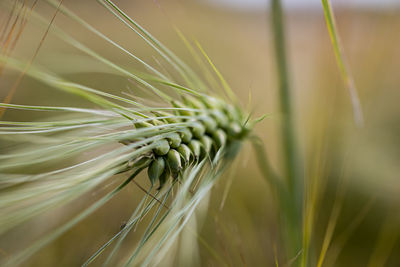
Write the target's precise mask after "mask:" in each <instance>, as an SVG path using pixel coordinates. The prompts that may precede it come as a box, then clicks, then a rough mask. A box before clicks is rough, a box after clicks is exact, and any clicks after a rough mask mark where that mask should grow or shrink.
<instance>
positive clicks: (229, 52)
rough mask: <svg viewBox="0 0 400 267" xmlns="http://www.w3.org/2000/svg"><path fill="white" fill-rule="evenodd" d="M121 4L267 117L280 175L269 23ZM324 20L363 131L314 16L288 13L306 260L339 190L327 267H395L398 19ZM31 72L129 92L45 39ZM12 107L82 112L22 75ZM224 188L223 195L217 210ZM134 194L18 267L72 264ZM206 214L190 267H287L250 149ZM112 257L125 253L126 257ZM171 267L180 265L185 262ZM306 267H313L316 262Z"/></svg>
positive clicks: (264, 130) (60, 216)
mask: <svg viewBox="0 0 400 267" xmlns="http://www.w3.org/2000/svg"><path fill="white" fill-rule="evenodd" d="M333 2H334V1H333ZM119 3H120V6H121V7H122V8H123V9H124V10H125V11H126V13H128V14H129V15H130V16H132V17H133V18H135V19H136V20H137V21H138V22H139V23H140V24H141V25H142V26H144V27H145V28H146V29H148V30H149V31H150V32H151V33H152V34H153V35H155V36H156V37H158V38H159V39H160V40H161V41H162V42H163V43H164V44H166V45H167V46H168V47H169V48H171V49H172V50H173V51H174V52H176V53H177V54H178V55H179V56H181V57H182V58H184V59H185V60H186V61H187V62H189V64H190V63H192V62H193V60H192V59H191V58H190V55H189V53H188V52H187V50H186V48H185V47H184V45H183V44H182V42H181V41H180V39H179V37H178V36H177V35H176V34H175V32H174V30H173V25H176V26H177V27H178V28H179V29H180V30H181V31H182V32H183V33H184V34H185V35H186V36H187V37H188V38H193V39H197V40H198V41H199V42H200V43H201V45H202V46H203V47H204V49H205V50H206V51H207V53H208V55H209V56H210V57H211V58H212V60H213V62H214V63H215V64H216V65H217V67H218V68H219V69H220V70H221V72H222V74H223V75H224V76H225V78H226V80H228V81H229V83H230V85H231V86H232V87H233V89H234V91H235V93H236V94H237V95H238V96H239V97H240V99H241V100H242V104H243V106H244V107H250V108H249V110H250V111H254V114H255V116H261V115H263V114H267V115H268V117H267V118H266V119H265V120H264V121H262V122H261V123H259V124H258V125H257V126H256V129H255V131H256V133H257V134H258V135H259V136H260V137H261V138H262V139H263V141H264V142H265V146H266V148H267V151H268V156H269V158H270V160H271V162H272V165H273V166H274V168H275V169H276V170H277V171H278V172H279V170H280V169H281V166H280V162H281V159H280V157H281V155H280V153H279V151H280V147H279V144H280V143H279V137H280V133H279V129H280V128H279V124H280V121H281V120H280V114H279V107H278V101H277V85H276V69H275V64H274V54H273V51H274V50H273V47H272V45H273V43H272V34H271V23H270V16H269V12H268V11H267V10H258V11H245V12H244V11H240V10H232V9H227V8H222V7H216V6H211V5H207V4H204V3H203V4H202V3H199V2H195V1H179V0H176V1H173V0H167V1H119ZM64 5H65V6H67V7H70V8H71V9H72V10H74V11H75V12H77V13H78V14H79V15H80V16H82V17H83V18H85V19H87V20H88V21H89V22H90V23H92V24H94V25H95V26H96V28H98V29H101V30H102V31H103V32H104V33H106V34H107V35H109V36H110V37H112V38H113V39H114V40H116V41H118V42H120V43H121V44H122V45H124V46H125V47H127V48H129V49H130V50H131V51H134V52H135V54H136V55H138V56H140V57H142V58H145V59H148V60H153V59H152V56H153V55H154V52H153V51H152V50H151V49H150V48H148V47H147V46H146V45H145V44H144V43H143V42H142V41H140V40H139V39H138V38H137V37H135V36H134V34H133V33H132V32H130V31H129V30H128V29H127V28H126V27H124V26H122V25H121V24H120V23H119V22H118V21H117V20H116V19H114V18H113V17H112V16H111V15H110V14H109V13H107V12H106V11H105V10H104V9H103V8H101V7H100V6H99V5H98V4H97V3H95V1H85V3H82V2H81V1H72V0H66V1H64ZM78 6H79V8H78ZM334 7H335V5H334ZM36 9H37V10H39V11H40V13H42V14H47V16H48V17H50V16H51V14H52V12H54V10H52V9H51V8H49V7H48V6H46V5H45V4H39V5H38V7H37V8H36ZM335 11H336V16H337V21H338V29H339V33H340V35H341V39H342V42H343V45H344V49H345V53H346V55H347V59H348V61H349V66H350V69H351V71H352V73H353V76H354V79H355V83H356V86H357V88H358V90H359V93H360V98H361V102H362V106H363V111H364V115H365V126H364V128H362V129H356V128H355V127H354V123H353V121H352V111H351V105H350V99H349V97H348V92H347V91H346V89H345V87H344V85H343V82H342V80H341V77H340V75H339V71H338V68H337V66H336V62H335V57H334V54H333V50H332V46H331V44H330V39H329V35H328V32H327V30H326V25H325V21H324V17H323V13H322V9H319V8H313V9H310V10H307V9H294V10H290V11H289V12H288V14H287V21H286V26H287V27H286V29H287V32H286V33H287V42H288V46H287V48H288V52H289V62H290V71H291V85H292V89H293V96H294V100H293V101H294V113H295V118H296V132H297V140H298V142H299V144H300V154H301V160H302V163H303V166H304V168H303V173H304V176H305V177H306V179H307V181H308V182H307V185H308V186H307V188H308V187H309V186H312V185H315V186H316V188H317V196H318V197H317V200H316V202H315V205H316V220H315V223H314V226H313V228H312V229H313V241H314V245H313V247H312V249H313V250H314V251H315V252H314V253H315V255H313V254H311V256H318V254H319V252H320V248H321V243H322V240H323V237H324V235H325V231H326V225H327V223H328V222H329V220H330V219H329V216H330V214H331V211H332V206H333V205H334V204H333V203H335V201H337V200H338V197H340V196H338V195H337V188H338V187H339V188H345V189H344V191H339V192H344V196H343V205H342V210H341V213H340V216H339V220H338V224H337V228H336V230H335V232H334V235H333V240H332V246H331V247H330V248H329V250H328V253H327V258H326V265H324V266H367V265H368V264H373V263H374V264H375V263H376V264H377V265H372V266H380V265H379V263H381V262H382V260H386V259H387V265H385V266H399V264H400V242H399V241H398V236H399V233H400V215H399V214H400V213H399V212H400V204H399V203H400V199H399V197H400V176H399V173H400V138H399V137H400V104H399V103H400V102H399V101H400V90H399V86H400V75H399V74H400V10H399V9H397V10H396V9H379V10H373V9H355V8H343V7H342V8H340V7H339V8H337V9H335ZM55 24H57V25H62V28H63V29H66V30H67V31H68V32H69V33H71V34H72V35H73V36H74V37H75V38H77V39H78V40H80V41H82V42H84V43H85V44H87V45H88V46H90V47H91V48H93V49H95V50H96V51H97V52H99V53H101V54H102V55H105V56H107V57H108V58H112V59H113V60H114V61H115V62H117V63H119V64H121V65H124V66H128V67H129V68H132V69H135V68H137V67H138V66H137V64H135V63H133V62H132V60H130V59H129V58H127V57H126V56H123V55H121V54H120V53H118V52H116V51H115V49H112V48H111V47H110V46H109V45H107V44H105V43H104V42H102V41H100V40H99V39H98V38H97V37H95V36H93V35H92V34H88V33H87V32H86V31H85V30H83V29H81V28H80V27H78V26H77V25H76V24H74V23H73V22H71V21H70V20H68V19H67V18H66V17H64V16H63V15H62V14H60V15H58V17H57V18H56V21H55ZM41 34H43V31H40V30H39V31H38V30H37V29H36V27H35V25H34V24H33V23H32V25H31V24H28V27H27V29H26V30H25V32H24V34H23V36H22V37H21V40H20V42H19V43H18V45H17V49H16V51H15V55H16V56H17V57H21V58H29V55H31V54H32V51H34V48H35V46H36V45H37V42H38V41H39V40H40V38H41V36H42V35H41ZM31 44H32V45H31ZM35 62H36V63H39V64H43V65H45V66H47V67H48V68H49V69H51V70H53V71H55V72H56V73H63V75H65V77H68V78H70V79H73V80H75V81H79V82H82V83H85V84H88V85H92V86H94V87H96V88H100V89H103V90H106V91H109V92H114V93H120V92H122V91H125V92H126V91H129V90H133V91H134V92H135V89H132V88H134V85H133V84H131V83H130V82H129V81H127V80H126V79H125V78H124V77H119V76H116V75H113V74H112V73H111V72H110V74H104V73H99V71H106V72H107V70H105V69H104V68H103V67H102V66H99V64H97V63H95V62H91V61H90V60H87V57H85V56H84V55H80V54H79V53H77V51H76V50H74V49H73V48H71V47H69V46H67V45H65V44H64V43H62V42H61V41H60V40H57V38H55V37H54V36H52V35H51V34H49V36H48V38H47V39H46V41H45V43H44V45H43V47H42V48H41V50H40V53H39V55H38V57H37V59H36V61H35ZM80 62H83V63H80ZM153 62H154V61H153ZM191 65H193V64H191ZM13 79H15V77H14V76H12V74H9V73H6V74H5V75H4V76H3V77H2V79H1V80H0V81H1V82H0V99H3V98H4V97H5V95H6V94H7V92H8V88H9V86H10V84H11V82H12V81H13ZM127 88H131V89H127ZM249 98H250V100H249ZM12 102H13V103H18V104H49V103H51V105H71V103H73V105H76V106H84V105H85V104H84V102H82V101H81V100H79V99H75V98H74V97H71V96H68V95H64V94H61V93H59V92H55V91H52V90H50V89H48V88H44V87H43V86H42V85H41V84H38V83H36V82H34V81H32V80H30V79H29V78H25V79H24V80H23V82H22V83H21V85H20V86H19V88H18V90H17V93H16V95H15V97H14V98H13V101H12ZM35 116H37V114H31V113H29V114H26V115H25V117H24V118H21V113H20V112H19V113H16V112H13V111H7V113H6V117H5V119H9V120H27V119H28V118H29V119H35ZM88 156H90V155H82V157H88ZM142 178H143V179H142V180H140V181H141V182H142V184H144V185H145V183H146V181H145V179H144V178H145V177H142ZM228 185H229V186H230V190H229V193H228V195H227V198H226V200H225V201H223V199H224V197H223V195H224V192H225V189H226V187H227V186H228ZM341 186H342V187H341ZM102 190H107V188H106V187H105V188H101V189H99V192H100V191H102ZM340 190H343V189H340ZM97 193H98V192H93V194H91V195H89V196H85V198H82V199H80V200H79V201H75V202H74V203H72V205H69V206H68V208H66V209H59V210H56V211H55V212H51V213H49V214H46V215H45V216H43V217H41V218H40V219H37V220H35V221H34V222H30V223H29V224H27V225H26V226H24V227H25V228H23V229H24V231H21V232H18V233H19V234H15V233H11V234H9V236H7V235H6V236H3V237H1V239H0V249H1V250H0V251H2V252H3V253H4V254H5V255H6V254H7V248H9V247H16V246H18V244H20V242H21V240H22V237H24V233H35V234H40V233H41V231H42V228H43V226H44V225H45V226H46V227H50V228H51V227H54V225H56V224H57V223H58V222H60V221H63V220H65V219H66V218H67V217H68V214H73V213H74V212H76V211H77V210H79V208H82V207H84V206H86V205H87V203H88V202H90V201H92V200H93V199H96V197H97ZM142 196H143V192H142V191H140V190H139V189H138V188H137V187H136V186H135V185H134V184H132V185H130V186H129V187H128V188H127V189H126V190H124V191H123V192H122V193H121V194H120V195H118V196H117V197H115V199H113V200H112V201H110V202H109V203H108V204H106V205H105V206H103V207H102V208H101V209H99V210H98V211H97V212H96V213H95V214H93V215H92V216H91V217H90V218H88V219H86V220H85V221H83V222H82V223H80V224H79V225H78V226H76V227H75V228H73V229H72V230H71V231H69V232H67V233H66V234H64V235H63V236H62V237H61V238H59V239H58V240H57V241H56V242H54V243H52V244H51V245H50V246H48V247H47V248H45V249H44V250H42V251H41V252H40V253H39V254H37V255H36V256H35V257H34V258H33V259H32V260H30V261H29V262H28V263H27V264H26V266H76V265H79V264H81V263H82V262H83V261H84V260H86V259H87V258H88V256H90V255H91V254H92V253H94V252H95V251H96V250H97V248H98V247H99V246H100V245H101V244H103V243H104V242H105V241H107V240H108V239H109V238H110V237H111V236H112V235H113V234H115V233H117V232H118V231H119V229H120V226H121V225H122V224H123V223H124V222H125V221H126V220H127V219H128V218H129V214H130V212H131V211H132V210H133V208H134V205H135V201H137V199H140V198H141V197H142ZM222 204H223V205H222ZM208 205H209V206H208V211H207V213H206V215H205V217H204V218H201V219H199V221H198V222H197V227H198V229H199V237H198V239H199V240H201V242H200V243H199V246H198V249H199V254H197V255H192V256H193V257H192V258H191V259H190V260H191V261H192V263H191V266H223V264H227V265H229V266H271V265H273V264H274V257H275V256H274V254H276V256H277V258H278V260H279V263H280V265H279V266H285V264H286V263H287V261H288V259H286V258H285V257H284V253H282V252H281V251H280V248H281V245H280V241H279V239H278V234H277V232H278V230H277V229H278V228H279V225H277V220H276V218H275V215H274V214H275V209H276V203H275V202H274V200H273V199H272V198H271V197H270V192H269V188H268V186H267V184H266V183H265V181H264V178H263V177H262V175H261V174H260V172H259V170H258V167H257V164H256V160H255V154H254V152H253V150H252V149H251V145H250V144H249V143H247V144H245V146H244V149H243V150H242V152H241V156H240V158H239V159H238V160H237V161H236V164H235V167H234V169H232V170H231V171H229V172H227V173H226V174H225V175H224V177H223V178H222V179H221V180H220V181H219V183H218V184H217V187H216V188H215V189H214V190H213V193H212V195H211V198H210V202H209V203H208ZM138 231H139V230H138ZM134 235H135V233H131V236H132V237H131V241H134V240H135V236H134ZM32 236H34V235H32ZM11 237H12V238H11ZM123 249H126V250H128V249H129V246H126V247H124V248H123ZM183 251H184V250H183ZM274 251H276V252H275V253H274ZM99 262H100V261H99ZM176 263H178V262H176ZM179 264H180V265H181V266H184V265H183V263H182V262H179ZM94 266H96V262H95V263H94ZM310 266H315V262H311V263H310Z"/></svg>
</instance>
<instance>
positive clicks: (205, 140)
mask: <svg viewBox="0 0 400 267" xmlns="http://www.w3.org/2000/svg"><path fill="white" fill-rule="evenodd" d="M171 104H172V106H173V107H174V109H173V110H174V111H173V112H174V114H172V113H169V112H165V111H154V112H153V113H154V115H155V119H154V120H152V121H151V123H150V122H140V123H136V124H135V127H136V128H147V127H154V126H155V125H157V126H160V125H161V126H162V125H166V126H172V125H179V124H184V125H187V126H183V127H182V126H181V127H178V128H177V129H176V131H174V132H172V133H168V135H167V136H166V137H165V138H164V139H160V140H157V141H155V142H156V143H155V144H156V147H155V148H154V149H153V151H152V152H151V153H150V155H149V156H147V157H146V160H147V164H148V177H149V179H150V182H151V183H152V184H155V183H156V182H157V181H158V182H159V185H160V186H159V189H160V188H162V187H163V185H164V184H165V183H166V181H167V180H168V178H169V177H172V178H173V179H177V178H178V177H179V176H180V175H181V173H182V172H183V171H184V170H185V168H187V167H189V166H190V165H191V164H192V163H196V162H198V161H201V160H203V159H206V158H209V159H210V160H212V159H213V158H214V157H215V155H216V153H217V152H218V151H219V150H220V149H224V148H228V147H229V146H230V144H232V143H233V142H235V141H240V140H241V139H243V137H244V136H245V135H246V134H247V133H248V129H247V128H246V127H245V126H243V125H242V123H243V114H242V113H241V112H240V110H239V109H237V108H235V107H233V106H232V105H228V104H226V103H225V102H223V101H222V100H219V99H216V98H213V97H201V98H199V99H197V98H193V97H184V98H182V101H172V103H171ZM147 164H146V165H147Z"/></svg>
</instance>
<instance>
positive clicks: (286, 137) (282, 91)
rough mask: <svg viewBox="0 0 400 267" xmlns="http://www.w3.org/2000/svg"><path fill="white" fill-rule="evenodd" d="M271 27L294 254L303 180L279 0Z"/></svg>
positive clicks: (273, 6)
mask: <svg viewBox="0 0 400 267" xmlns="http://www.w3.org/2000/svg"><path fill="white" fill-rule="evenodd" d="M271 10H272V27H273V28H272V30H273V34H274V46H275V57H276V58H275V59H276V66H277V71H278V83H279V102H280V111H281V115H282V123H281V132H282V149H283V163H284V165H283V167H284V170H285V173H284V174H285V177H286V183H287V193H286V194H287V196H286V197H285V199H286V201H285V203H281V204H283V205H282V206H284V207H285V209H284V210H283V211H282V213H283V214H282V216H283V218H282V219H283V220H284V222H285V223H286V226H287V229H286V231H285V236H286V238H285V240H287V241H288V243H287V244H286V245H288V253H289V256H294V255H295V254H297V253H298V251H299V250H300V244H301V242H300V240H301V238H300V237H301V229H302V228H301V212H302V184H301V176H300V172H299V171H298V166H297V156H296V154H297V152H296V140H295V131H294V119H293V112H292V103H291V100H292V97H291V92H290V83H289V71H288V64H287V57H286V49H285V44H286V42H285V35H284V22H283V10H282V3H281V1H280V0H271Z"/></svg>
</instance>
